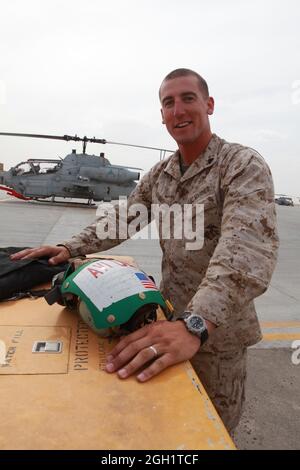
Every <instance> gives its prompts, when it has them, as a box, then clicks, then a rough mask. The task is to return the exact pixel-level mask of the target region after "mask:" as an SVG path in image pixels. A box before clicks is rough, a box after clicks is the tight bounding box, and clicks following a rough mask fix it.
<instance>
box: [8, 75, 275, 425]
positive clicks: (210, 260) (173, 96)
mask: <svg viewBox="0 0 300 470" xmlns="http://www.w3.org/2000/svg"><path fill="white" fill-rule="evenodd" d="M159 96H160V102H161V114H162V119H163V123H164V124H165V125H166V127H167V130H168V132H169V133H170V134H171V136H172V137H173V138H174V140H175V141H176V143H177V145H178V150H177V151H176V152H175V153H174V154H173V155H171V156H170V157H169V158H167V159H165V160H163V161H161V162H159V163H157V164H156V165H155V166H154V167H153V168H152V169H151V170H150V171H149V173H148V174H147V175H145V176H144V178H143V179H142V180H141V181H140V183H139V184H138V186H137V187H136V188H135V190H134V191H133V193H132V194H131V195H130V197H129V199H128V206H131V205H133V204H135V203H139V204H143V205H144V207H146V208H147V211H148V212H149V214H150V213H151V206H152V205H153V204H166V205H168V206H172V205H174V204H177V205H181V206H182V207H183V206H185V205H192V204H199V205H202V206H204V243H203V245H202V246H201V247H199V248H198V249H196V250H188V249H187V248H186V240H185V238H184V236H183V237H182V239H175V238H172V237H170V238H169V239H165V238H163V237H162V238H161V239H160V245H161V248H162V252H163V261H162V284H161V286H160V288H161V291H162V293H163V295H164V297H165V298H166V299H169V300H170V301H171V302H172V304H173V306H174V314H175V318H177V319H178V321H174V322H168V321H159V322H156V323H153V324H151V325H147V326H145V327H143V328H141V329H139V330H137V331H135V332H134V333H131V334H130V335H128V336H126V337H124V338H123V339H121V341H120V342H119V343H118V344H117V346H116V347H115V348H114V350H113V351H112V353H111V356H109V357H108V363H107V365H106V370H107V372H109V373H117V375H118V376H119V378H121V379H126V378H127V377H129V376H131V375H133V374H138V375H137V379H138V380H139V381H141V382H146V381H147V380H150V379H151V378H152V377H154V376H156V375H157V374H159V373H160V372H162V371H163V370H164V369H166V368H167V367H169V366H172V365H173V364H176V363H178V362H181V361H184V360H187V359H190V360H191V361H192V364H193V365H194V367H195V370H196V372H197V373H198V375H199V377H200V379H201V381H202V383H203V385H204V386H205V388H206V390H207V392H208V394H209V396H210V398H211V400H212V402H213V403H214V405H215V407H216V409H217V411H218V412H219V414H220V416H221V418H222V419H223V422H224V424H225V426H226V427H227V429H228V430H229V431H232V430H233V429H234V428H235V426H236V425H237V423H238V421H239V418H240V415H241V411H242V405H243V402H244V390H245V378H246V356H247V347H248V346H251V345H253V344H255V343H257V342H258V341H259V340H260V339H261V331H260V327H259V323H258V319H257V315H256V311H255V308H254V303H253V300H254V298H255V297H257V296H259V295H261V294H262V293H263V292H264V291H265V290H266V289H267V287H268V284H269V282H270V279H271V276H272V272H273V270H274V267H275V263H276V256H277V248H278V237H277V232H276V215H275V205H274V192H273V183H272V177H271V173H270V170H269V168H268V166H267V165H266V163H265V161H264V160H263V158H262V157H261V156H260V155H259V154H258V153H257V152H256V151H255V150H253V149H251V148H247V147H244V146H242V145H240V144H232V143H228V142H226V141H225V140H223V139H221V138H220V137H218V136H217V135H215V134H212V132H211V129H210V123H209V116H210V115H211V114H213V111H214V100H213V98H212V97H210V96H209V92H208V87H207V84H206V82H205V80H204V79H203V78H202V77H201V76H200V75H198V74H197V73H196V72H194V71H192V70H189V69H177V70H174V71H173V72H171V73H170V74H168V75H167V76H166V77H165V79H164V80H163V82H162V84H161V87H160V90H159ZM103 217H106V216H104V215H103ZM128 222H129V219H128ZM122 241H123V240H121V239H119V238H116V239H114V240H111V239H101V240H100V239H99V238H98V237H97V223H94V224H92V225H91V226H89V227H87V228H86V229H84V230H83V232H81V233H80V234H79V235H77V236H74V237H73V238H72V239H71V240H69V241H66V242H64V243H63V244H62V245H63V246H56V247H49V246H47V247H40V248H36V249H31V250H25V251H23V252H20V253H18V254H17V255H14V259H20V258H24V257H39V256H49V257H50V260H49V262H50V263H52V264H57V263H59V262H63V261H65V260H67V259H68V258H69V257H70V256H72V257H74V256H78V255H84V254H87V253H93V252H96V251H101V250H102V251H103V250H107V249H109V248H112V247H113V246H115V245H117V244H119V243H121V242H122ZM150 360H152V362H151V364H150V365H149V361H150Z"/></svg>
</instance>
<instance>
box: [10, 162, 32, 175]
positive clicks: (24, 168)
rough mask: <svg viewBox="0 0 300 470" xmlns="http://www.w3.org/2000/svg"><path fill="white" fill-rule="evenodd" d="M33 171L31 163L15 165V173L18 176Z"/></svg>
mask: <svg viewBox="0 0 300 470" xmlns="http://www.w3.org/2000/svg"><path fill="white" fill-rule="evenodd" d="M31 172H32V168H31V165H30V164H29V163H19V165H17V166H15V168H14V173H15V175H17V176H21V175H26V174H29V173H31Z"/></svg>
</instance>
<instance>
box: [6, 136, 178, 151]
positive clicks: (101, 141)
mask: <svg viewBox="0 0 300 470" xmlns="http://www.w3.org/2000/svg"><path fill="white" fill-rule="evenodd" d="M0 135H6V136H13V137H33V138H38V139H53V140H66V141H67V142H68V141H70V140H73V141H75V142H84V145H86V144H87V142H91V143H93V144H111V145H122V146H125V147H136V148H141V149H148V150H158V151H160V152H163V153H164V154H165V153H166V152H169V153H174V150H168V149H163V148H159V147H149V146H147V145H135V144H126V143H124V142H113V141H109V140H106V139H96V138H95V137H91V138H89V137H86V136H84V137H78V136H77V135H75V136H72V135H48V134H23V133H19V132H0Z"/></svg>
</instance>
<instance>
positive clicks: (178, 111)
mask: <svg viewBox="0 0 300 470" xmlns="http://www.w3.org/2000/svg"><path fill="white" fill-rule="evenodd" d="M173 113H174V116H182V115H183V114H184V113H185V109H184V103H182V102H181V101H175V103H174V108H173Z"/></svg>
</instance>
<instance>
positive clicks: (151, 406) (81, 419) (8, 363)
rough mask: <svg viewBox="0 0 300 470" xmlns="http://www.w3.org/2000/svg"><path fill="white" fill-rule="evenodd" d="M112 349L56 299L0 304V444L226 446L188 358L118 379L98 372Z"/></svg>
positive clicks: (13, 446) (4, 446)
mask: <svg viewBox="0 0 300 470" xmlns="http://www.w3.org/2000/svg"><path fill="white" fill-rule="evenodd" d="M36 341H40V342H42V343H41V344H43V343H44V342H49V341H50V342H51V341H52V342H54V346H55V342H56V341H61V343H62V351H61V352H60V353H56V352H54V353H53V352H48V353H42V352H40V353H37V352H32V348H33V345H34V343H35V342H36ZM112 346H113V344H112V343H111V342H110V341H109V340H106V339H103V338H99V337H98V336H97V335H96V334H94V333H93V332H92V331H91V330H90V329H89V328H88V327H87V326H86V325H85V324H84V323H83V322H82V321H81V320H80V319H79V317H78V316H77V315H76V314H75V313H74V312H71V311H68V310H67V309H64V308H62V307H61V306H59V305H57V304H56V305H54V306H51V307H50V306H49V305H47V303H46V302H45V300H44V299H37V300H30V299H23V300H20V301H15V302H5V303H1V304H0V362H1V363H2V364H0V403H1V419H0V449H110V450H115V449H128V450H129V449H146V450H151V449H157V450H159V449H174V450H175V449H178V450H184V449H234V448H235V447H234V444H233V442H232V440H231V438H230V436H229V435H228V433H227V431H226V429H225V427H224V425H223V424H222V422H221V420H220V418H219V417H218V415H217V413H216V411H215V409H214V407H213V406H212V404H211V402H210V400H209V398H208V397H207V395H206V393H205V390H204V388H203V387H202V385H201V383H200V382H199V380H198V378H197V375H196V374H195V372H194V370H193V368H192V367H191V365H190V363H189V362H185V363H182V364H179V365H176V366H173V367H171V368H169V369H167V370H166V371H164V372H163V373H161V374H160V375H159V376H158V377H156V378H154V379H152V380H150V381H149V382H146V383H139V382H138V381H137V380H136V379H135V378H134V377H132V378H129V379H127V380H121V379H118V377H117V376H116V375H115V374H113V375H111V374H108V373H106V372H105V371H104V364H105V356H106V354H107V353H108V351H109V350H110V349H111V348H112Z"/></svg>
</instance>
